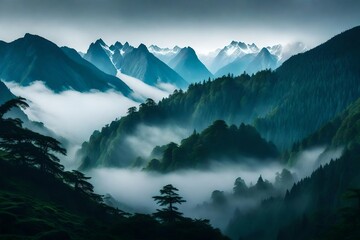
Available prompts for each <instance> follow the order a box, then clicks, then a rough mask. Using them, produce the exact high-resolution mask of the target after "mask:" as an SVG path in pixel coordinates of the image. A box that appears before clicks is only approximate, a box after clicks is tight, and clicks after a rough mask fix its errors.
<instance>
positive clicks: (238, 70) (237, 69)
mask: <svg viewBox="0 0 360 240" xmlns="http://www.w3.org/2000/svg"><path fill="white" fill-rule="evenodd" d="M255 57H256V54H254V53H251V54H246V55H244V56H242V57H239V58H237V59H235V61H233V62H231V63H229V64H228V65H225V66H224V67H222V68H220V69H219V70H218V71H217V72H216V73H215V76H216V77H221V76H223V75H226V74H229V73H230V74H234V75H240V74H242V73H243V72H245V70H246V69H247V67H248V66H249V64H250V63H251V62H252V61H253V60H254V58H255ZM259 70H261V69H259Z"/></svg>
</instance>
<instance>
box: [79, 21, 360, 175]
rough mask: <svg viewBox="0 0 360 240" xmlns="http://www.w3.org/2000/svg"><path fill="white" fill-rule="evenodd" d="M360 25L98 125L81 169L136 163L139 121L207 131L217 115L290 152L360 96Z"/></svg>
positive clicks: (84, 152) (83, 151)
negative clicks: (278, 60)
mask: <svg viewBox="0 0 360 240" xmlns="http://www.w3.org/2000/svg"><path fill="white" fill-rule="evenodd" d="M357 39H360V27H356V28H353V29H351V30H348V31H346V32H344V33H342V34H340V35H338V36H335V37H334V38H332V39H330V40H329V41H327V42H326V43H324V44H322V45H320V46H318V47H316V48H314V49H312V50H310V51H308V52H305V53H303V54H298V55H296V56H293V57H291V58H290V59H289V60H287V61H286V62H284V64H283V65H282V66H281V67H279V68H278V69H277V70H276V71H274V72H273V71H270V70H267V71H261V72H258V73H256V74H254V75H251V76H250V75H247V74H246V73H245V74H242V75H241V76H237V77H233V76H230V75H229V76H223V77H221V78H217V79H214V80H210V79H209V80H207V81H204V82H203V83H195V84H191V85H190V86H189V88H188V89H187V91H182V90H175V92H174V93H173V94H171V95H170V96H169V97H168V98H165V99H163V100H162V101H160V102H159V103H158V104H157V103H155V102H154V101H152V100H151V99H149V100H148V101H147V102H146V103H143V104H141V105H140V107H139V109H138V110H137V109H136V108H131V109H129V114H128V116H126V117H123V118H121V119H120V120H116V121H114V122H112V123H111V124H109V125H108V126H105V127H104V128H103V129H102V130H101V131H95V132H94V133H93V135H92V136H91V138H90V139H89V141H88V142H85V143H84V144H83V146H82V149H81V151H80V152H79V154H80V155H79V156H81V157H82V159H83V164H82V169H89V168H92V167H95V166H118V167H126V166H129V165H131V163H132V162H133V160H134V159H135V158H136V157H137V154H136V152H134V151H132V150H131V148H130V147H129V146H128V144H127V142H126V141H125V140H126V137H128V136H131V135H133V134H135V131H136V129H137V127H138V126H139V125H141V124H142V125H148V126H153V127H160V128H161V127H162V126H164V125H171V124H175V125H176V126H183V127H184V128H186V129H196V130H197V131H201V130H203V129H205V128H206V127H208V126H209V125H210V124H211V123H212V122H214V121H215V120H218V119H222V120H225V121H226V122H227V123H228V124H230V125H232V124H235V125H239V124H240V123H242V122H243V123H245V124H253V125H254V126H255V127H256V129H257V130H258V131H259V133H260V134H261V136H263V137H264V138H265V139H266V140H268V141H272V142H273V143H274V144H275V145H276V146H277V148H278V149H280V150H281V151H282V150H285V149H287V148H289V147H291V146H292V144H293V143H295V142H297V141H300V140H301V139H302V138H304V137H306V136H307V135H309V134H311V133H312V132H314V131H316V130H317V129H318V128H319V127H321V126H322V125H323V124H324V123H326V122H327V121H329V120H331V119H333V118H334V117H335V116H336V115H337V114H339V113H341V112H342V111H343V110H345V109H346V107H347V106H348V105H349V104H351V103H352V102H354V101H355V100H356V99H357V98H358V97H360V87H359V79H360V70H359V69H360V68H359V64H360V47H359V45H358V44H356V40H357Z"/></svg>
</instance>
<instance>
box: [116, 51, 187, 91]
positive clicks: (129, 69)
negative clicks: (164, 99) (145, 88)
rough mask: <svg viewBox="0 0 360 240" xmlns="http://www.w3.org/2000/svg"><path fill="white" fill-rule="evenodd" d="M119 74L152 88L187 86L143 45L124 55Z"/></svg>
mask: <svg viewBox="0 0 360 240" xmlns="http://www.w3.org/2000/svg"><path fill="white" fill-rule="evenodd" d="M121 72H123V73H125V74H127V75H129V76H132V77H135V78H138V79H140V80H142V81H144V82H145V83H147V84H149V85H152V86H158V85H160V84H161V83H169V84H172V85H175V86H177V87H180V88H185V87H186V86H187V85H188V83H187V82H186V81H185V80H184V79H183V78H182V77H181V76H180V75H179V74H177V73H176V72H175V71H174V70H172V69H171V68H170V67H169V66H167V65H166V64H165V63H163V62H162V61H161V60H159V59H158V58H156V57H155V56H154V55H153V54H151V53H150V52H149V51H148V49H147V48H146V46H145V45H144V44H140V45H139V47H138V48H136V49H134V50H133V51H131V52H130V53H128V54H126V55H125V57H124V61H123V64H122V65H121Z"/></svg>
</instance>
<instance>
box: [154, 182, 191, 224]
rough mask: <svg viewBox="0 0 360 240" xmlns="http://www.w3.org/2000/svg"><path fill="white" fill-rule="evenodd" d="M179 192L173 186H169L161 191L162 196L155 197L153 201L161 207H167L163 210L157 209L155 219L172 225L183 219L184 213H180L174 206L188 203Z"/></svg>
mask: <svg viewBox="0 0 360 240" xmlns="http://www.w3.org/2000/svg"><path fill="white" fill-rule="evenodd" d="M177 191H179V190H178V189H177V188H175V187H174V186H173V185H171V184H168V185H166V186H164V187H163V188H162V189H161V190H160V194H161V195H160V196H154V197H153V199H154V200H155V201H156V202H157V204H159V205H160V206H165V207H164V208H162V209H157V212H156V213H154V214H153V215H154V217H156V218H158V219H160V220H161V221H163V222H167V223H172V222H175V221H176V220H181V219H182V215H183V214H182V213H181V212H179V211H178V208H177V207H176V206H174V205H175V204H182V203H183V202H186V201H185V200H183V198H182V197H180V196H179V194H178V193H176V192H177Z"/></svg>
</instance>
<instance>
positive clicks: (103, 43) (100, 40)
mask: <svg viewBox="0 0 360 240" xmlns="http://www.w3.org/2000/svg"><path fill="white" fill-rule="evenodd" d="M95 44H100V45H101V46H106V43H105V42H104V41H103V40H102V39H101V38H99V39H98V40H96V42H95Z"/></svg>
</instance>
